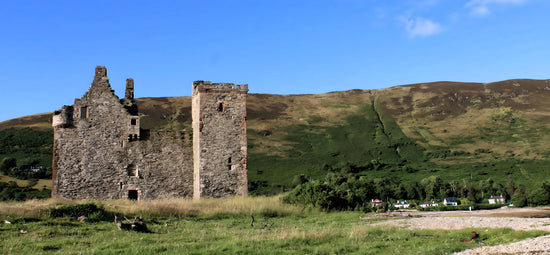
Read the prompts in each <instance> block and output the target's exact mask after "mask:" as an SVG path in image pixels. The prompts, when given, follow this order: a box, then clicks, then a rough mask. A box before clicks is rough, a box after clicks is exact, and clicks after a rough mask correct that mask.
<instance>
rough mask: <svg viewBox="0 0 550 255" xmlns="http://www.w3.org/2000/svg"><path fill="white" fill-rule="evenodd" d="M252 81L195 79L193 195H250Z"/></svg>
mask: <svg viewBox="0 0 550 255" xmlns="http://www.w3.org/2000/svg"><path fill="white" fill-rule="evenodd" d="M247 93H248V85H246V84H245V85H234V84H231V83H211V82H208V81H195V82H193V99H192V100H193V106H192V109H193V110H192V111H193V113H192V115H193V168H194V172H193V189H194V190H193V197H194V198H195V199H199V198H201V197H227V196H247V194H248V182H247V167H246V164H247V140H246V95H247Z"/></svg>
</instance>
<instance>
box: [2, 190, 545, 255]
mask: <svg viewBox="0 0 550 255" xmlns="http://www.w3.org/2000/svg"><path fill="white" fill-rule="evenodd" d="M94 203H95V204H97V205H100V208H103V210H104V213H103V218H104V219H101V217H99V218H98V217H97V215H96V217H93V216H91V218H93V219H95V221H94V222H91V223H82V222H79V221H77V220H76V218H75V217H72V216H66V217H58V218H54V217H53V216H52V215H53V214H52V213H51V212H52V210H53V208H60V207H62V206H67V205H69V206H71V205H73V206H74V205H75V203H67V202H64V203H63V202H59V201H54V200H42V201H38V200H33V201H28V202H25V203H13V202H11V203H2V204H0V205H1V206H0V219H2V220H9V221H10V222H11V224H2V225H0V239H1V240H2V242H0V253H2V254H49V253H63V254H77V253H78V254H92V253H94V254H158V253H165V254H176V253H179V254H183V253H184V254H220V253H226V254H449V253H452V252H455V251H460V250H464V249H468V248H472V247H478V246H480V244H478V243H476V242H468V243H464V242H460V241H459V238H467V237H469V235H470V232H471V231H472V230H471V229H463V230H455V231H443V230H403V229H399V228H396V227H389V226H372V225H369V224H370V223H373V222H378V221H382V220H387V219H382V218H371V219H369V220H362V219H360V217H361V216H365V215H364V214H362V213H354V212H339V213H326V212H319V211H315V210H307V209H304V208H299V207H293V206H288V205H284V204H281V203H280V199H279V197H254V198H230V199H223V200H216V199H210V200H202V201H191V200H169V201H150V202H145V201H138V202H132V201H127V200H117V201H104V202H94ZM114 214H117V215H119V216H121V215H124V216H127V217H128V218H130V217H132V216H136V215H143V217H144V218H145V220H146V222H147V226H148V228H149V230H150V231H151V232H150V233H138V232H128V231H121V230H118V229H117V227H116V225H115V224H114V222H112V221H111V220H109V219H108V218H111V217H112V215H114ZM252 216H254V218H255V222H254V224H253V225H251V219H252ZM543 234H545V233H544V232H541V231H530V232H523V231H512V230H510V229H489V230H487V231H484V232H483V233H482V237H481V238H482V239H484V240H485V244H486V245H496V244H501V243H508V242H512V241H518V240H521V239H525V238H529V237H534V236H539V235H543Z"/></svg>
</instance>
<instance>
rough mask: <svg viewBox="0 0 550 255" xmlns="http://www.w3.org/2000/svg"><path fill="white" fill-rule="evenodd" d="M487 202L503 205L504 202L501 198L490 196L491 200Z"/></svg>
mask: <svg viewBox="0 0 550 255" xmlns="http://www.w3.org/2000/svg"><path fill="white" fill-rule="evenodd" d="M487 200H488V201H489V204H504V203H505V202H506V200H505V199H504V197H502V196H491V198H489V199H487Z"/></svg>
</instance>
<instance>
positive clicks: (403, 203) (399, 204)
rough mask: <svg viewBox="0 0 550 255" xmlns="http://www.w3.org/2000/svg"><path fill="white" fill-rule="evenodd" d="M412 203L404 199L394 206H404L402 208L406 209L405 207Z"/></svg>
mask: <svg viewBox="0 0 550 255" xmlns="http://www.w3.org/2000/svg"><path fill="white" fill-rule="evenodd" d="M410 206H411V205H410V204H409V203H407V201H406V200H404V201H397V203H395V204H393V207H395V208H402V209H405V208H409V207H410Z"/></svg>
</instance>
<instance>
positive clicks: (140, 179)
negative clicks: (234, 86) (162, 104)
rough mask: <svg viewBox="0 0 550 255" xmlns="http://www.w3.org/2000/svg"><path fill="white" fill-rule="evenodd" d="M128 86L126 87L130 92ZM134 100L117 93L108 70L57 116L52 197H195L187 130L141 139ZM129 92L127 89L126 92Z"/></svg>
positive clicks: (101, 69)
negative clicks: (121, 98) (134, 110)
mask: <svg viewBox="0 0 550 255" xmlns="http://www.w3.org/2000/svg"><path fill="white" fill-rule="evenodd" d="M128 85H129V84H127V88H128V87H129V86H128ZM131 89H132V91H131V93H127V96H128V95H131V97H132V98H124V99H123V100H119V98H118V97H117V96H116V95H115V94H114V91H113V90H112V88H111V86H110V84H109V78H107V70H106V69H105V67H97V68H96V74H95V77H94V81H93V82H92V85H91V87H90V89H89V90H88V92H86V94H84V96H82V98H80V99H76V100H75V104H74V105H73V106H68V107H63V109H62V110H60V111H57V112H56V113H55V115H54V117H53V125H54V149H53V150H54V159H53V171H52V174H53V189H52V196H54V197H59V198H66V199H117V198H126V197H128V196H134V195H135V196H137V197H135V198H138V199H157V198H169V197H190V196H191V194H192V185H193V184H192V171H193V168H192V146H191V141H190V133H189V132H187V131H155V132H151V133H150V134H148V136H147V138H142V137H141V134H140V128H139V117H138V116H137V115H133V114H131V113H130V112H131V110H132V108H129V107H127V106H128V105H130V106H132V101H133V80H131ZM127 92H128V89H127Z"/></svg>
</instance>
